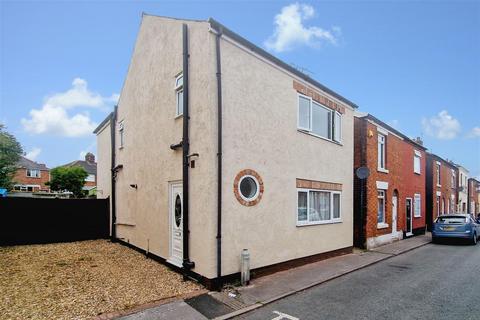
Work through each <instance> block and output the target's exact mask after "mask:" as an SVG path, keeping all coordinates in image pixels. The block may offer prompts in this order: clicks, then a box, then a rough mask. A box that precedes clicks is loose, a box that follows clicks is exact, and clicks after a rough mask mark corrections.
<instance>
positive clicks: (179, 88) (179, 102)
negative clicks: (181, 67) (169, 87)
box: [175, 73, 183, 116]
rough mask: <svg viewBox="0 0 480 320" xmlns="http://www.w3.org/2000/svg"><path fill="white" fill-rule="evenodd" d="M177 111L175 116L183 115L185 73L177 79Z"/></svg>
mask: <svg viewBox="0 0 480 320" xmlns="http://www.w3.org/2000/svg"><path fill="white" fill-rule="evenodd" d="M175 95H176V109H175V116H180V115H182V114H183V73H182V74H180V75H178V76H177V78H176V79H175Z"/></svg>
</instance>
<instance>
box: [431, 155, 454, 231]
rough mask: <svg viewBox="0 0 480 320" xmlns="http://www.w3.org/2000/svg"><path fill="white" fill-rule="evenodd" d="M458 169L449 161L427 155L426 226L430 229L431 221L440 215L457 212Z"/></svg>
mask: <svg viewBox="0 0 480 320" xmlns="http://www.w3.org/2000/svg"><path fill="white" fill-rule="evenodd" d="M457 177H458V168H457V166H456V165H455V164H453V163H452V162H450V161H446V160H444V159H442V158H441V157H439V156H437V155H435V154H433V153H427V176H426V185H425V186H426V193H427V225H428V229H429V230H430V228H431V227H432V223H433V221H435V219H436V218H437V217H438V216H439V215H441V214H449V213H455V212H457V206H456V203H457V202H456V201H457V200H456V199H458V198H457V188H458V185H457V183H458V180H457Z"/></svg>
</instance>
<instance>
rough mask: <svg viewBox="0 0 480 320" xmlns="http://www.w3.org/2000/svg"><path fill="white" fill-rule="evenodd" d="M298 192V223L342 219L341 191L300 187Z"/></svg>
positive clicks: (337, 220) (315, 222)
mask: <svg viewBox="0 0 480 320" xmlns="http://www.w3.org/2000/svg"><path fill="white" fill-rule="evenodd" d="M297 194H298V198H297V201H298V202H297V203H298V207H297V225H308V224H321V223H333V222H339V221H340V219H341V203H340V202H341V201H340V192H338V191H323V190H322V191H320V190H310V189H299V190H298V192H297Z"/></svg>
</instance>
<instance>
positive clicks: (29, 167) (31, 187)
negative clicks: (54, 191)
mask: <svg viewBox="0 0 480 320" xmlns="http://www.w3.org/2000/svg"><path fill="white" fill-rule="evenodd" d="M13 181H14V186H13V189H14V190H15V191H21V192H38V191H50V187H49V186H47V185H45V183H46V182H48V181H50V169H48V168H47V166H46V165H45V164H43V163H38V162H35V161H32V160H30V159H27V158H25V157H20V160H19V161H18V163H17V172H16V173H15V175H14V177H13Z"/></svg>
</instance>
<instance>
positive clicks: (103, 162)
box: [97, 122, 112, 230]
mask: <svg viewBox="0 0 480 320" xmlns="http://www.w3.org/2000/svg"><path fill="white" fill-rule="evenodd" d="M111 146H112V144H111V132H110V122H108V123H107V124H106V125H105V126H104V127H103V128H102V129H101V130H100V131H99V132H98V133H97V198H99V199H106V198H108V197H110V195H111V190H112V180H111V172H110V167H111V161H112V160H111V159H112V158H111V154H112V152H111V151H112V149H111V148H112V147H111ZM111 203H112V202H111V199H110V208H111ZM110 221H111V220H110ZM110 230H111V229H110Z"/></svg>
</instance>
